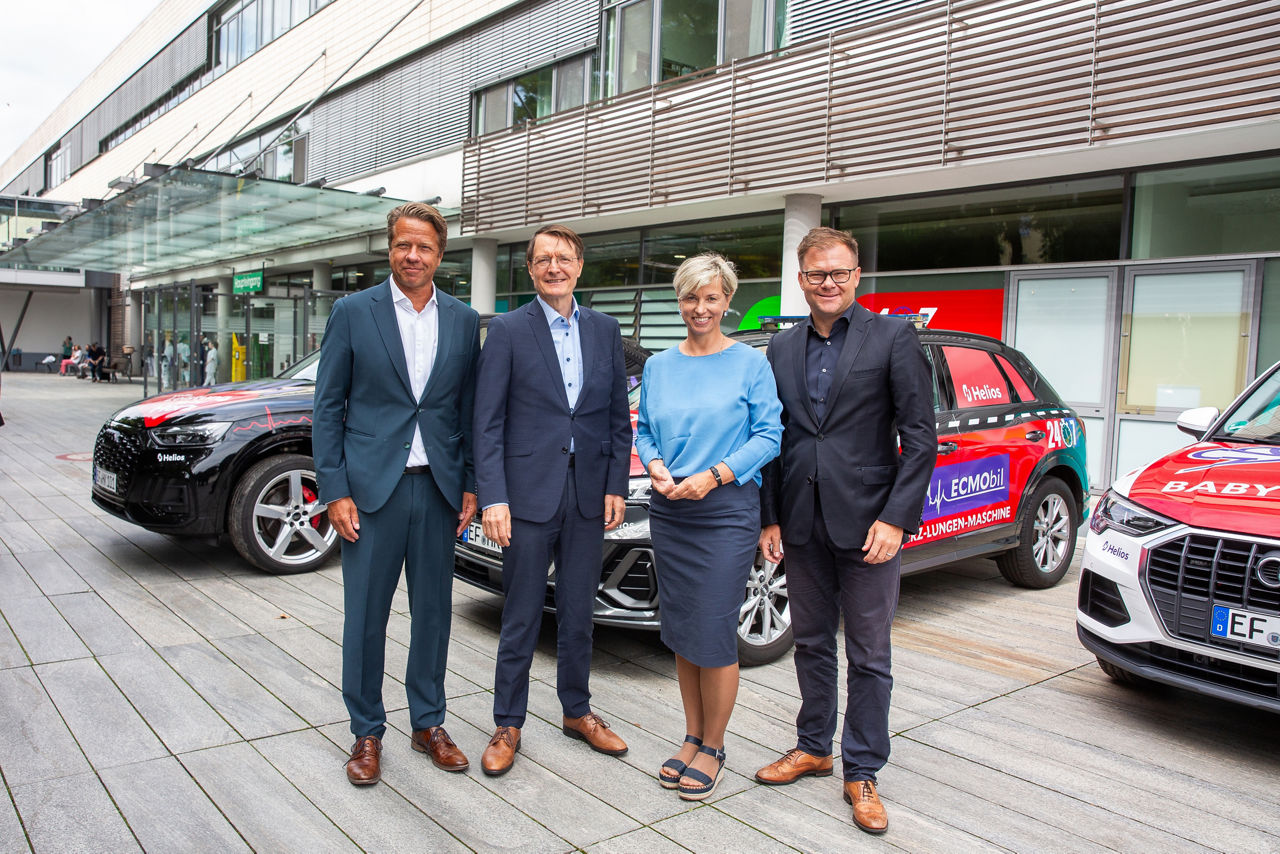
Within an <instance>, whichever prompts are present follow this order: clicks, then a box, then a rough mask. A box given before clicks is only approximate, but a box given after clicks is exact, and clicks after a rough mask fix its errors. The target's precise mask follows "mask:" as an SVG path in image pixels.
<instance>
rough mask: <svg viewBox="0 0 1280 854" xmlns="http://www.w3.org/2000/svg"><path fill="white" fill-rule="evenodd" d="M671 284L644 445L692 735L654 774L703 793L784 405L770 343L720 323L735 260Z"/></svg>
mask: <svg viewBox="0 0 1280 854" xmlns="http://www.w3.org/2000/svg"><path fill="white" fill-rule="evenodd" d="M674 285H675V291H676V299H677V300H678V302H679V305H680V317H681V319H682V320H684V324H685V327H686V329H687V330H688V334H687V335H686V337H685V339H684V341H682V342H680V343H679V344H678V345H676V346H675V347H672V348H670V349H669V350H665V351H663V352H661V353H659V354H657V355H656V356H654V357H652V358H651V359H649V361H648V362H647V363H645V366H644V381H643V382H642V384H641V386H640V388H641V392H640V410H639V415H638V419H637V421H636V430H637V433H636V451H637V452H638V453H639V455H640V460H641V462H643V463H644V465H645V468H646V469H647V470H648V472H649V477H650V478H651V481H652V488H653V492H652V494H651V496H650V499H649V525H650V531H651V533H652V536H653V549H654V554H655V558H656V561H655V569H656V571H657V574H658V596H659V613H660V614H661V620H662V642H663V643H665V644H666V645H667V647H668V648H670V649H671V650H672V651H673V652H674V653H675V656H676V674H677V677H678V679H679V682H680V698H681V701H682V703H683V705H684V718H685V733H686V735H685V737H684V744H683V745H682V746H681V748H680V752H679V753H677V754H676V755H675V756H674V757H672V758H671V759H669V760H668V761H666V762H665V763H663V765H662V768H661V769H660V770H659V772H658V781H659V783H661V785H662V786H663V787H664V788H668V789H679V792H680V797H681V798H684V799H685V800H703V799H705V798H707V797H709V796H710V795H711V793H712V792H714V791H715V789H716V786H717V785H719V783H720V780H721V778H722V777H723V774H724V761H725V753H724V734H725V730H726V728H727V727H728V725H729V717H730V715H731V714H732V713H733V706H734V703H735V701H736V699H737V695H738V644H737V629H738V611H739V608H740V607H741V605H742V597H743V592H744V591H745V590H746V587H747V576H748V574H749V573H750V571H751V567H752V564H753V563H754V560H755V554H756V541H757V539H758V537H759V533H760V490H759V485H760V469H761V467H762V466H764V464H765V463H767V462H769V461H770V460H772V459H773V458H774V457H776V456H777V454H778V448H779V443H780V441H781V438H782V422H781V414H782V405H781V404H780V403H779V402H778V393H777V390H776V388H775V386H774V379H773V373H772V371H771V370H770V369H769V362H768V360H766V359H765V357H764V354H763V353H761V352H759V351H758V350H756V349H754V348H752V347H749V346H747V345H746V344H742V343H735V342H734V341H733V340H732V339H730V338H729V337H727V336H726V335H725V334H724V333H723V332H721V330H720V322H721V321H722V320H723V319H724V316H725V312H726V311H727V310H728V309H729V302H730V300H732V299H733V294H734V292H735V291H736V290H737V288H738V278H737V275H736V274H735V271H734V268H733V265H732V264H731V263H729V262H728V261H727V260H725V259H724V258H723V257H721V256H720V255H717V254H715V253H706V254H703V255H696V256H694V257H692V258H690V259H688V260H686V261H685V262H684V263H683V264H681V265H680V267H679V269H677V270H676V274H675V282H674Z"/></svg>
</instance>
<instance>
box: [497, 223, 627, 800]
mask: <svg viewBox="0 0 1280 854" xmlns="http://www.w3.org/2000/svg"><path fill="white" fill-rule="evenodd" d="M582 250H583V247H582V239H581V238H580V237H578V235H577V234H575V233H574V232H573V230H572V229H570V228H567V227H565V226H561V225H549V226H543V227H542V228H540V229H538V231H537V232H536V233H535V234H534V235H533V237H532V238H531V239H530V241H529V246H528V250H527V255H526V257H527V258H528V259H529V260H528V269H529V276H530V278H531V279H533V286H534V289H535V290H536V291H537V292H538V296H537V298H536V299H535V300H534V301H533V302H531V303H529V304H528V305H525V306H522V307H520V308H517V309H516V310H515V311H512V312H510V313H508V314H500V315H498V316H497V317H494V318H493V319H492V320H490V321H489V334H488V337H487V338H486V339H485V344H484V350H483V352H482V353H481V354H480V371H479V385H478V388H477V390H476V412H475V437H476V481H477V484H478V486H479V488H480V493H479V498H480V505H481V507H482V508H483V525H484V533H485V536H487V537H488V538H489V539H491V540H493V541H494V542H496V543H498V544H499V545H500V546H502V547H503V553H502V588H503V592H504V593H505V594H506V597H507V598H506V602H505V603H504V604H503V606H502V631H501V634H500V636H499V639H498V660H497V666H496V668H495V673H494V685H493V721H494V725H495V730H494V734H493V738H491V739H490V740H489V746H488V747H486V748H485V751H484V755H483V756H482V757H481V760H480V765H481V767H482V768H483V769H484V773H486V774H488V775H490V776H497V775H500V774H505V773H506V772H507V771H509V770H510V769H511V766H512V764H513V763H514V762H515V755H516V752H517V751H518V750H519V749H520V730H521V728H522V727H523V726H524V722H525V718H526V715H527V710H528V703H529V668H530V666H531V664H532V662H533V653H534V649H535V648H536V647H537V644H538V630H539V629H540V628H541V626H542V609H543V606H544V605H545V604H546V599H547V567H548V565H550V563H551V562H552V561H553V560H554V562H555V581H556V584H555V597H556V694H557V696H558V698H559V700H560V706H561V709H562V711H563V713H564V715H563V720H562V723H561V729H562V731H563V732H564V734H565V735H567V736H570V737H572V738H577V739H581V740H583V741H585V742H587V743H588V744H589V745H590V746H591V748H592V749H593V750H596V751H598V752H600V753H604V754H607V755H610V756H621V755H622V754H624V753H626V752H627V744H626V742H625V741H623V740H622V738H621V737H620V736H619V735H618V734H617V733H615V732H613V731H612V730H611V729H610V727H609V725H608V724H607V723H606V722H605V721H604V720H603V719H602V718H601V717H600V716H599V715H597V714H596V713H595V712H593V711H591V691H590V688H589V680H590V675H591V635H592V623H591V617H592V609H593V604H594V602H595V597H596V589H597V587H598V586H599V584H600V554H601V550H602V549H603V548H604V532H605V531H609V530H613V529H614V528H616V527H618V525H620V524H622V517H623V514H624V513H625V512H626V504H625V503H624V496H625V495H626V492H627V480H628V476H629V474H630V465H629V462H630V456H631V415H630V409H629V407H628V405H627V375H626V362H625V359H624V357H623V353H622V335H621V332H620V330H619V326H618V321H617V320H615V319H614V318H612V317H610V316H608V315H607V314H602V313H600V312H597V311H592V310H591V309H589V308H585V307H583V306H580V305H578V301H577V300H576V299H575V298H574V296H573V289H574V286H575V285H576V284H577V282H578V277H579V276H580V275H582V266H583V258H582Z"/></svg>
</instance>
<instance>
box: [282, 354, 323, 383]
mask: <svg viewBox="0 0 1280 854" xmlns="http://www.w3.org/2000/svg"><path fill="white" fill-rule="evenodd" d="M319 365H320V351H319V350H312V351H311V352H310V353H308V354H307V355H305V356H303V357H302V358H301V359H299V360H298V361H296V362H294V363H293V364H292V365H290V366H289V367H287V368H285V369H284V370H283V371H281V372H280V376H279V377H278V379H282V380H310V381H311V382H315V381H316V368H317V367H319Z"/></svg>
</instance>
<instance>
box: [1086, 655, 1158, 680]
mask: <svg viewBox="0 0 1280 854" xmlns="http://www.w3.org/2000/svg"><path fill="white" fill-rule="evenodd" d="M1098 666H1099V667H1101V668H1102V672H1103V673H1105V674H1107V676H1109V677H1111V679H1112V681H1114V682H1119V683H1120V684H1121V685H1141V684H1143V683H1144V682H1146V681H1147V680H1145V679H1143V678H1142V677H1141V676H1138V675H1137V674H1135V673H1130V672H1129V671H1128V670H1125V669H1124V668H1123V667H1116V666H1115V665H1114V664H1112V663H1111V662H1110V661H1103V660H1102V659H1101V658H1099V659H1098Z"/></svg>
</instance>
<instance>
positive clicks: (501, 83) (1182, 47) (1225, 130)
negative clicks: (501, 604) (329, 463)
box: [0, 0, 1280, 486]
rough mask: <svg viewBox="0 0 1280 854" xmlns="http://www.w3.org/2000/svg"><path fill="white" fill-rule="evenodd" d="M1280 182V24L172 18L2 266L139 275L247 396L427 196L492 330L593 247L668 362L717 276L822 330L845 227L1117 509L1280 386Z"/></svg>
mask: <svg viewBox="0 0 1280 854" xmlns="http://www.w3.org/2000/svg"><path fill="white" fill-rule="evenodd" d="M1278 188H1280V6H1278V5H1277V4H1276V3H1274V2H1270V1H1269V0H1268V1H1267V2H1262V1H1261V0H1259V2H1226V0H1159V2H1154V3H1153V2H1137V0H1030V2H1027V1H1026V0H1020V1H1019V2H1014V0H842V2H838V0H682V2H675V0H526V1H525V2H519V3H512V2H499V0H490V2H470V3H461V2H446V0H383V2H376V3H375V2H372V0H233V2H225V3H221V4H217V5H213V6H210V5H209V4H208V2H207V0H205V2H201V0H168V2H165V3H162V4H161V5H160V6H159V7H158V9H157V10H156V12H155V13H154V14H153V15H152V16H151V17H150V18H149V19H148V20H147V21H145V22H144V23H143V24H142V25H141V26H140V27H139V28H138V29H137V30H136V31H135V32H134V33H133V34H132V35H131V36H130V37H129V38H128V39H126V41H125V42H124V43H122V44H121V45H120V46H119V47H118V48H117V50H116V51H115V52H114V53H113V54H112V55H111V56H110V57H109V58H108V59H107V60H106V61H105V62H104V63H103V65H102V66H101V67H100V68H99V69H97V71H95V72H94V74H93V75H91V76H90V78H89V79H88V80H86V81H85V83H84V84H83V85H82V86H81V87H80V88H79V89H77V90H76V92H74V93H73V94H72V95H71V96H70V97H69V98H68V99H67V101H66V102H64V103H63V104H62V105H60V106H59V107H58V109H57V110H55V111H54V112H53V113H52V114H51V115H50V117H49V118H48V119H47V120H46V121H45V122H44V124H43V125H42V126H41V127H40V128H39V129H38V130H37V132H36V133H35V134H33V135H32V137H31V138H30V139H28V140H27V141H26V143H24V145H23V146H22V147H21V148H20V149H19V150H18V151H17V152H16V153H15V154H14V155H13V156H12V157H11V158H10V159H9V160H8V161H7V162H6V163H5V164H4V166H3V171H0V193H3V194H5V195H6V196H13V197H40V198H48V199H63V200H68V201H73V200H80V201H79V202H78V204H77V205H76V206H75V207H76V208H77V209H81V210H83V211H84V212H83V213H79V214H78V215H75V216H72V217H70V218H69V219H68V221H67V222H66V224H65V225H62V226H59V227H57V228H54V229H51V230H49V231H48V232H47V233H40V234H39V235H38V236H37V237H35V238H34V239H31V240H30V241H29V242H27V243H26V244H24V245H22V246H17V247H12V246H11V248H10V251H9V252H7V253H6V254H5V255H3V256H0V265H2V264H10V265H16V264H19V263H21V264H25V265H26V266H32V265H37V264H43V265H46V266H50V265H51V266H62V267H69V266H72V267H79V268H84V269H88V270H101V271H103V272H106V273H114V274H117V275H119V277H120V282H121V284H120V291H121V293H122V297H121V298H120V299H119V300H118V302H119V304H120V309H121V311H122V312H123V314H124V315H125V317H124V318H123V319H121V320H120V321H119V323H118V325H119V328H120V329H121V334H120V338H121V340H113V347H114V348H116V349H119V348H120V347H121V346H125V345H130V346H134V347H135V348H136V358H137V359H138V360H139V369H143V368H144V363H143V360H144V359H146V360H147V361H146V362H145V369H146V370H148V371H149V376H151V377H153V378H154V379H155V380H156V381H157V382H159V383H160V385H161V387H163V388H170V387H175V386H181V385H183V384H188V383H194V382H197V381H200V380H201V379H203V378H202V377H201V376H200V373H201V371H200V360H199V359H198V357H196V356H194V355H193V354H195V353H196V352H197V351H198V350H199V348H200V347H201V346H202V344H203V342H205V341H208V340H210V339H211V338H217V339H218V340H219V346H220V349H221V352H222V353H223V358H222V360H221V363H222V365H223V368H222V369H221V370H222V371H223V372H224V374H225V376H220V377H219V379H233V378H241V377H253V376H261V375H267V374H271V373H274V372H276V370H278V368H279V367H280V366H281V364H284V363H287V362H288V361H290V360H292V359H294V358H296V357H297V356H299V355H302V354H304V353H305V352H308V351H309V350H311V349H314V347H315V346H317V345H318V344H319V341H320V337H321V336H322V333H323V328H324V322H325V319H326V317H327V313H328V307H329V306H330V305H332V302H333V300H335V299H337V298H340V297H341V295H342V294H344V293H347V292H350V291H351V290H355V289H359V288H361V287H364V286H367V285H369V284H373V283H376V282H378V281H381V280H382V279H383V278H385V276H386V275H387V274H388V272H389V266H388V264H387V261H386V252H385V239H384V238H383V236H382V227H381V224H380V222H379V220H380V217H381V216H382V214H383V213H385V211H386V210H387V209H389V208H390V207H391V206H393V205H394V204H395V203H396V200H398V199H418V200H432V201H434V203H435V204H437V206H438V207H440V208H441V209H442V211H443V212H445V213H446V214H447V216H448V218H449V221H450V224H451V234H450V241H449V251H448V252H447V254H446V257H445V263H444V264H443V265H442V267H441V271H440V275H439V276H438V277H437V284H439V285H440V286H441V287H443V288H445V289H446V290H449V291H450V292H452V293H454V294H456V295H458V296H460V297H462V298H463V299H467V300H470V301H471V303H472V304H473V305H474V306H475V307H476V308H477V309H479V310H481V311H504V310H507V309H509V308H512V307H514V306H516V305H518V304H520V303H522V302H525V301H528V300H529V299H531V298H532V287H531V284H530V281H529V279H528V276H527V275H526V274H525V272H524V257H523V253H524V244H525V241H526V240H527V239H528V236H529V235H530V234H531V233H532V232H533V230H534V229H536V228H537V227H538V226H539V225H541V224H544V223H547V222H550V221H559V222H564V223H567V224H569V225H571V226H573V227H574V228H575V229H577V230H578V231H579V232H580V233H582V234H583V235H584V238H585V241H586V244H587V264H586V270H585V272H584V275H583V277H582V280H581V282H580V285H579V288H580V290H579V297H580V300H581V301H582V302H583V303H585V304H588V305H591V306H592V307H595V308H597V309H600V310H603V311H606V312H608V313H610V314H613V315H614V316H617V317H618V318H619V319H620V320H621V321H622V324H623V329H624V333H625V334H629V335H632V336H634V337H636V338H637V339H638V340H639V341H641V342H642V343H644V344H646V345H647V346H650V347H653V348H660V347H664V346H668V345H669V344H670V343H671V342H673V341H675V340H677V339H678V338H679V337H681V331H682V327H681V324H680V321H679V317H678V312H677V311H676V308H675V304H674V299H673V296H672V293H671V290H670V281H671V275H672V272H673V271H674V269H675V267H677V266H678V265H679V263H680V261H681V260H683V259H684V258H685V257H687V256H688V255H689V254H692V253H696V252H699V251H703V250H705V249H715V250H718V251H721V252H723V253H724V254H726V255H727V256H728V257H730V258H731V259H733V260H734V261H735V262H736V263H737V264H738V266H739V269H740V274H741V277H742V286H741V290H740V292H739V295H738V296H737V297H736V298H735V300H734V306H733V308H734V310H735V314H734V315H733V316H732V317H733V323H734V325H736V326H743V327H751V326H753V325H755V324H757V323H758V318H759V317H761V316H773V315H794V314H800V313H803V312H804V305H803V301H802V299H801V298H800V294H799V290H798V288H797V287H796V286H795V285H794V282H795V280H796V275H795V274H796V270H797V264H796V261H795V258H794V252H793V248H794V246H795V245H796V243H797V242H798V240H799V237H800V236H802V235H803V234H804V232H805V231H806V230H808V229H809V228H810V227H812V226H814V225H818V224H829V225H833V226H835V227H838V228H843V229H847V230H849V231H851V232H852V233H853V234H854V235H855V236H856V237H857V238H858V240H859V242H860V244H861V247H862V252H861V263H862V267H863V280H862V282H863V284H862V285H861V287H860V289H859V299H860V300H861V301H862V302H863V303H864V304H865V305H867V306H868V307H869V308H871V309H872V310H875V311H888V312H893V313H911V314H923V315H925V316H927V318H928V322H929V325H930V326H931V327H937V328H953V329H965V330H969V331H975V332H981V333H984V334H988V335H992V336H994V337H999V338H1003V339H1005V340H1007V341H1009V342H1011V343H1013V344H1014V345H1015V346H1017V347H1019V348H1021V349H1023V350H1024V351H1026V352H1027V353H1028V354H1029V355H1030V356H1031V357H1032V359H1033V360H1034V361H1035V362H1036V363H1037V364H1038V365H1039V366H1040V367H1041V369H1042V370H1043V371H1044V372H1045V373H1046V375H1047V376H1049V377H1050V379H1051V380H1052V381H1053V383H1054V384H1055V386H1056V387H1057V389H1058V391H1059V392H1060V393H1061V394H1062V396H1063V397H1064V398H1065V399H1066V400H1068V401H1069V402H1071V403H1072V405H1073V406H1074V407H1075V408H1076V409H1077V411H1079V412H1080V413H1081V415H1082V416H1083V417H1084V419H1085V423H1086V425H1087V429H1088V437H1089V445H1088V447H1089V453H1090V475H1091V477H1092V479H1093V482H1094V484H1095V485H1097V486H1103V485H1105V484H1106V483H1107V482H1109V481H1110V479H1111V478H1112V477H1114V476H1115V475H1116V474H1117V473H1123V472H1125V471H1127V470H1129V469H1130V468H1132V467H1134V466H1135V465H1137V464H1139V463H1140V462H1142V461H1143V460H1145V459H1147V458H1149V457H1151V456H1153V455H1155V454H1156V453H1158V452H1160V451H1162V450H1163V449H1165V448H1169V447H1172V446H1174V445H1175V444H1177V443H1178V442H1179V439H1178V433H1177V431H1176V429H1175V428H1174V426H1173V421H1174V419H1175V418H1176V416H1177V413H1178V412H1179V411H1181V410H1182V409H1185V408H1188V407H1191V406H1197V405H1217V406H1222V405H1223V404H1225V403H1226V402H1227V401H1229V400H1230V399H1231V398H1232V397H1233V396H1234V395H1235V394H1236V393H1237V392H1238V391H1239V390H1240V389H1241V388H1242V387H1243V386H1244V385H1245V384H1246V383H1247V382H1248V381H1249V380H1250V379H1252V377H1253V376H1254V375H1255V374H1256V373H1257V372H1258V371H1259V370H1260V369H1262V368H1265V367H1266V366H1268V365H1270V364H1271V363H1272V362H1274V361H1276V360H1277V359H1280V189H1278ZM99 199H102V200H103V201H102V203H101V204H100V205H99V204H98V201H97V200H99ZM89 208H92V209H89ZM11 243H12V242H11ZM0 269H2V268H0ZM7 306H8V303H5V302H0V308H2V309H3V310H5V312H6V315H5V316H0V330H3V329H6V328H8V326H9V325H11V324H12V323H13V321H12V319H11V318H10V317H8V316H7V312H8V308H7ZM24 334H25V333H24ZM223 348H225V349H223ZM228 354H231V356H230V358H229V357H228Z"/></svg>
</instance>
